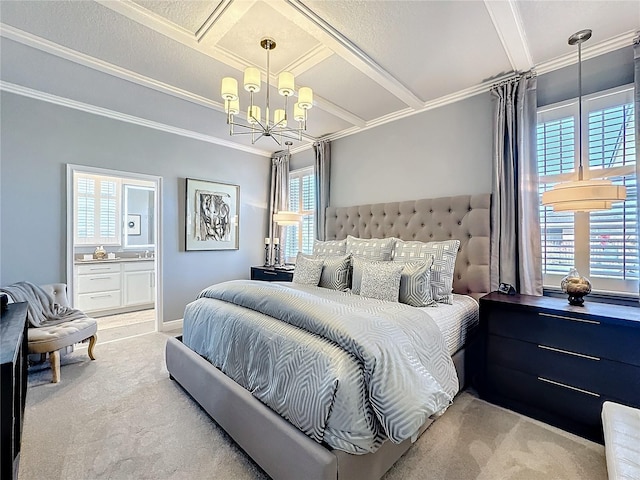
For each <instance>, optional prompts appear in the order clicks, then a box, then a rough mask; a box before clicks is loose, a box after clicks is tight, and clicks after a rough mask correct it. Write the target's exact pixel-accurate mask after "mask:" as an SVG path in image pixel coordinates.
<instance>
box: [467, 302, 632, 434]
mask: <svg viewBox="0 0 640 480" xmlns="http://www.w3.org/2000/svg"><path fill="white" fill-rule="evenodd" d="M480 325H481V330H482V334H483V338H484V357H485V369H484V375H482V377H481V383H480V385H479V390H480V395H481V397H482V398H484V399H487V400H489V401H491V402H494V403H497V404H500V405H502V406H505V407H507V408H510V409H513V410H516V411H518V412H521V413H523V414H525V415H528V416H531V417H534V418H537V419H539V420H542V421H544V422H547V423H550V424H552V425H555V426H557V427H560V428H562V429H565V430H568V431H571V432H573V433H576V434H578V435H581V436H584V437H587V438H589V439H592V440H596V441H599V442H602V422H601V417H600V415H601V411H602V404H603V403H604V401H606V400H612V401H615V402H618V403H622V404H626V405H629V406H634V407H640V308H635V307H625V306H619V305H608V304H604V303H596V302H589V301H587V302H585V305H584V306H583V307H574V306H571V305H569V304H568V303H567V301H566V300H565V299H562V298H551V297H534V296H528V295H514V296H509V295H503V294H500V293H497V292H494V293H491V294H489V295H486V296H484V297H482V298H481V299H480Z"/></svg>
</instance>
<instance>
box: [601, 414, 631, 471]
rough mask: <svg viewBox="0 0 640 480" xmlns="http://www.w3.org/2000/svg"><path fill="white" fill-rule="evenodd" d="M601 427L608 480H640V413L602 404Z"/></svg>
mask: <svg viewBox="0 0 640 480" xmlns="http://www.w3.org/2000/svg"><path fill="white" fill-rule="evenodd" d="M602 424H603V428H604V446H605V456H606V459H607V472H608V474H609V480H622V479H625V480H626V479H629V480H631V479H634V478H640V409H637V408H631V407H627V406H626V405H620V404H618V403H613V402H604V405H603V406H602Z"/></svg>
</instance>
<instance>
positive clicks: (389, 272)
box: [360, 262, 404, 302]
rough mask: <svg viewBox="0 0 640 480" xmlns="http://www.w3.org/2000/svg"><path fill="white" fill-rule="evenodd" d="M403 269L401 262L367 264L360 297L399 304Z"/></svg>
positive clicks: (363, 270)
mask: <svg viewBox="0 0 640 480" xmlns="http://www.w3.org/2000/svg"><path fill="white" fill-rule="evenodd" d="M403 269H404V264H403V263H399V262H365V263H364V264H363V267H362V283H361V285H360V295H362V296H363V297H370V298H377V299H380V300H387V301H389V302H397V301H398V297H399V294H400V276H401V274H402V270H403Z"/></svg>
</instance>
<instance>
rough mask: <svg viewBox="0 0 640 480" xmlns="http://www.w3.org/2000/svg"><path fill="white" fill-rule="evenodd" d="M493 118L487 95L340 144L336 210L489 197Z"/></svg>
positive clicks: (334, 173) (335, 148) (334, 169)
mask: <svg viewBox="0 0 640 480" xmlns="http://www.w3.org/2000/svg"><path fill="white" fill-rule="evenodd" d="M491 116H492V103H491V96H490V94H489V93H488V92H487V93H486V94H484V93H483V94H479V95H475V96H473V97H471V98H468V99H465V100H462V101H460V102H456V103H453V104H450V105H446V106H444V107H440V108H436V109H434V110H429V111H427V112H424V113H421V114H417V115H413V116H410V117H407V118H403V119H402V120H398V121H395V122H392V123H387V124H385V125H381V126H379V127H376V128H372V129H370V130H366V131H364V132H361V133H358V134H355V135H351V136H349V137H345V138H340V139H338V140H335V141H334V142H332V145H331V205H332V206H349V205H360V204H363V203H378V202H389V201H402V200H411V199H419V198H433V197H442V196H449V195H461V194H473V193H486V192H490V191H491V150H492V143H491V142H492V121H491ZM302 153H304V152H301V154H302Z"/></svg>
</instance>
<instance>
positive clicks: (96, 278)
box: [89, 277, 111, 280]
mask: <svg viewBox="0 0 640 480" xmlns="http://www.w3.org/2000/svg"><path fill="white" fill-rule="evenodd" d="M109 279H111V277H91V278H90V279H89V280H109Z"/></svg>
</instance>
